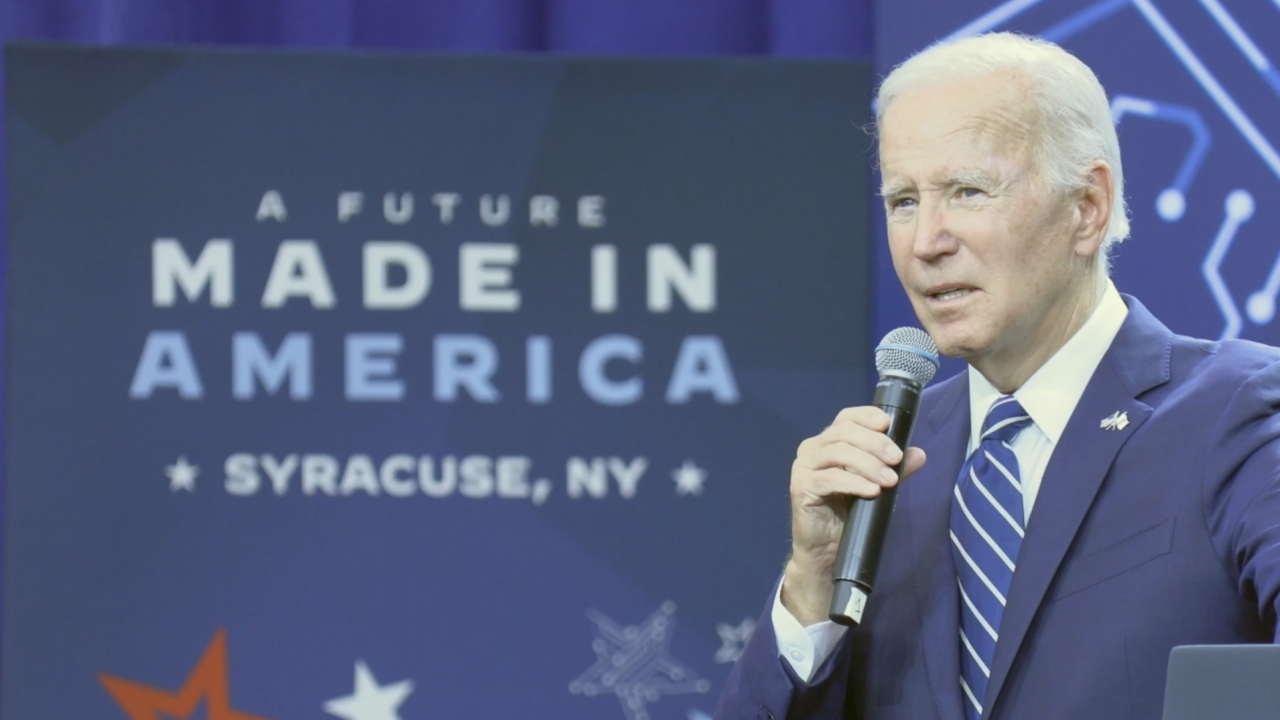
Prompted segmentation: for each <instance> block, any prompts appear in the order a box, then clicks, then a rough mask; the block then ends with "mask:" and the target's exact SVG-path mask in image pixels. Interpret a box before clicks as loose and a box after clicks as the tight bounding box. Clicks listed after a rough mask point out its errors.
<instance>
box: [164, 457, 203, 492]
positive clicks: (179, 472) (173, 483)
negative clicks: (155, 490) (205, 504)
mask: <svg viewBox="0 0 1280 720" xmlns="http://www.w3.org/2000/svg"><path fill="white" fill-rule="evenodd" d="M164 474H165V475H168V476H169V490H170V491H171V492H178V491H179V490H186V491H187V492H195V491H196V475H199V474H200V468H198V467H196V466H195V465H191V464H189V463H188V462H187V456H185V455H180V456H178V462H176V463H174V464H172V465H169V466H167V467H166V468H165V469H164Z"/></svg>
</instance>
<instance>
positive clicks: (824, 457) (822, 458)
mask: <svg viewBox="0 0 1280 720" xmlns="http://www.w3.org/2000/svg"><path fill="white" fill-rule="evenodd" d="M806 461H807V462H808V463H809V464H805V463H806ZM801 464H802V466H804V467H806V468H807V469H808V470H810V471H817V470H827V469H830V468H837V469H842V470H846V471H848V472H851V473H854V474H855V475H861V476H862V477H864V478H866V479H868V480H870V481H871V482H874V483H876V484H877V485H881V486H884V487H890V486H892V485H894V484H896V483H897V482H898V474H897V473H896V472H894V471H893V469H892V467H891V466H890V465H889V464H887V463H885V462H884V461H883V460H881V459H880V458H878V457H876V456H875V455H872V454H871V453H869V452H867V451H866V450H863V449H862V448H859V447H854V446H852V445H848V444H846V443H833V444H831V445H823V446H822V447H820V448H818V449H817V450H815V451H814V452H813V453H811V454H810V455H809V457H807V458H804V459H803V460H801Z"/></svg>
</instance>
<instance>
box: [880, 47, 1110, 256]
mask: <svg viewBox="0 0 1280 720" xmlns="http://www.w3.org/2000/svg"><path fill="white" fill-rule="evenodd" d="M1001 70H1016V71H1019V72H1020V73H1021V74H1022V75H1024V76H1025V77H1026V78H1027V79H1028V80H1030V81H1031V84H1032V86H1031V96H1030V100H1031V102H1032V103H1033V106H1034V108H1035V111H1036V112H1037V115H1038V117H1037V118H1036V119H1037V121H1038V123H1037V124H1038V126H1039V128H1040V132H1039V133H1038V135H1037V137H1036V140H1035V144H1034V146H1033V148H1032V157H1033V158H1034V161H1035V163H1036V169H1037V170H1038V171H1039V173H1040V175H1041V177H1042V178H1044V180H1045V181H1046V183H1047V184H1048V185H1049V187H1050V188H1051V189H1053V190H1054V191H1056V192H1061V193H1071V192H1075V191H1078V190H1081V189H1083V188H1085V187H1086V186H1087V185H1088V177H1089V171H1090V168H1091V166H1092V165H1093V164H1094V163H1096V162H1098V161H1099V160H1101V161H1103V162H1105V163H1107V165H1109V166H1110V167H1111V178H1112V186H1113V189H1114V191H1115V197H1114V202H1113V204H1112V206H1111V219H1110V223H1109V225H1108V226H1107V234H1106V237H1105V238H1104V239H1103V245H1102V258H1103V259H1104V262H1103V263H1101V265H1102V266H1103V268H1104V272H1105V267H1106V265H1107V263H1106V262H1105V260H1106V258H1107V257H1108V256H1109V254H1110V251H1111V248H1112V246H1113V245H1114V244H1115V243H1118V242H1120V241H1121V240H1124V239H1125V238H1127V237H1129V214H1128V210H1127V206H1126V205H1125V201H1124V173H1123V171H1122V170H1121V167H1120V141H1119V139H1118V138H1117V137H1116V128H1115V123H1114V122H1113V121H1112V119H1111V105H1110V103H1108V102H1107V93H1106V91H1105V90H1103V89H1102V83H1100V82H1098V77H1097V76H1096V75H1094V74H1093V71H1092V70H1090V69H1089V66H1087V65H1085V64H1084V63H1083V62H1081V61H1080V60H1079V59H1078V58H1076V57H1075V56H1074V55H1072V54H1071V53H1069V52H1067V51H1066V50H1063V49H1062V48H1061V47H1058V46H1057V45H1055V44H1053V43H1051V42H1049V41H1048V40H1043V39H1040V38H1034V37H1028V36H1025V35H1018V34H1015V33H1008V32H999V33H989V34H985V35H975V36H972V37H966V38H962V39H959V40H944V41H942V42H939V43H936V44H934V45H932V46H930V47H928V48H926V49H924V50H922V51H920V52H919V53H917V54H915V55H914V56H912V57H911V58H909V59H908V60H906V61H905V62H903V63H902V64H901V65H899V66H897V67H896V68H894V69H893V72H891V73H889V76H888V77H886V78H885V79H884V82H883V83H881V84H880V92H879V95H878V96H877V99H876V102H877V106H876V125H877V127H879V126H880V124H881V122H883V120H884V114H885V110H886V109H887V108H888V107H889V105H890V104H891V103H892V102H893V101H894V99H895V98H897V97H899V96H901V95H904V94H907V93H909V92H912V91H915V90H919V89H922V88H924V87H926V86H933V85H940V84H945V83H949V82H955V81H959V80H967V79H971V78H976V77H982V76H985V75H989V74H991V73H994V72H998V71H1001Z"/></svg>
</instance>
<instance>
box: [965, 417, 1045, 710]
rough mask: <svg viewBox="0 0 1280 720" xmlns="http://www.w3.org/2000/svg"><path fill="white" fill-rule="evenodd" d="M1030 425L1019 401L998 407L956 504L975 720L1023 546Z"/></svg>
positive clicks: (968, 690) (968, 687)
mask: <svg viewBox="0 0 1280 720" xmlns="http://www.w3.org/2000/svg"><path fill="white" fill-rule="evenodd" d="M1030 424H1031V417H1030V416H1029V415H1027V412H1026V411H1025V410H1023V409H1022V406H1021V405H1019V404H1018V401H1017V400H1015V399H1014V398H1013V396H1012V395H1006V396H1004V397H1002V398H1000V399H999V400H997V401H996V402H995V404H994V405H992V406H991V409H990V410H988V411H987V419H986V421H985V422H983V424H982V436H981V438H980V439H979V440H978V447H977V448H975V449H974V451H973V453H972V454H971V455H970V456H969V459H968V460H966V461H965V463H964V467H963V468H961V470H960V477H959V479H958V481H957V482H956V488H955V497H954V498H953V499H952V502H951V554H952V556H953V557H954V558H955V564H956V575H957V577H958V579H959V581H960V689H961V690H962V691H963V693H964V696H965V697H964V709H965V717H966V718H967V719H968V720H978V718H980V717H981V716H982V698H983V695H984V694H985V693H986V691H987V680H988V679H989V678H990V676H991V658H992V657H994V656H995V652H996V640H997V639H998V638H999V636H1000V618H1001V617H1002V616H1003V615H1004V604H1005V598H1006V597H1008V595H1009V584H1010V582H1011V581H1012V580H1013V570H1014V568H1015V567H1016V566H1017V563H1018V549H1019V548H1021V547H1022V536H1023V531H1024V524H1025V523H1024V520H1023V518H1024V514H1023V509H1022V482H1021V476H1020V475H1019V473H1018V458H1017V457H1015V456H1014V454H1013V448H1012V447H1011V446H1010V443H1011V442H1013V438H1014V436H1015V435H1017V434H1018V432H1019V431H1020V430H1022V429H1023V428H1025V427H1027V426H1028V425H1030Z"/></svg>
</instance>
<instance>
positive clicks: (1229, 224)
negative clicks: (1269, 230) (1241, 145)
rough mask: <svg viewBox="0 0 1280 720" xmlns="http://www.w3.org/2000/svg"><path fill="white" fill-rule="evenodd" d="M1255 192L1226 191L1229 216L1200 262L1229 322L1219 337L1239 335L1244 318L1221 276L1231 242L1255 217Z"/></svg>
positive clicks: (1225, 208)
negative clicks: (1223, 262)
mask: <svg viewBox="0 0 1280 720" xmlns="http://www.w3.org/2000/svg"><path fill="white" fill-rule="evenodd" d="M1253 209H1254V204H1253V195H1251V194H1250V193H1249V191H1247V190H1232V191H1231V193H1230V194H1228V195H1227V200H1226V202H1225V203H1224V206H1223V211H1224V212H1225V213H1226V217H1224V218H1223V220H1222V225H1221V226H1219V228H1218V233H1217V235H1216V236H1215V237H1214V238H1213V245H1211V246H1210V247H1209V254H1208V255H1206V256H1205V258H1204V263H1203V264H1202V265H1201V271H1202V272H1203V274H1204V279H1205V282H1207V283H1208V284H1209V291H1210V292H1212V293H1213V298H1214V300H1215V301H1216V302H1217V303H1218V307H1219V308H1220V309H1221V310H1222V317H1223V319H1224V320H1225V321H1226V325H1225V326H1224V327H1223V328H1222V335H1221V336H1220V337H1219V338H1218V339H1219V340H1231V339H1233V338H1236V337H1239V336H1240V327H1241V325H1243V322H1242V320H1241V318H1240V310H1239V309H1237V308H1236V303H1235V300H1233V299H1232V297H1231V291H1230V289H1229V288H1227V283H1226V282H1225V281H1224V280H1223V279H1222V272H1221V270H1222V261H1223V260H1224V259H1225V258H1226V256H1227V251H1228V250H1230V249H1231V243H1232V242H1234V241H1235V239H1236V233H1238V232H1239V231H1240V226H1241V225H1243V224H1244V223H1246V222H1248V221H1249V218H1251V217H1253Z"/></svg>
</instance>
